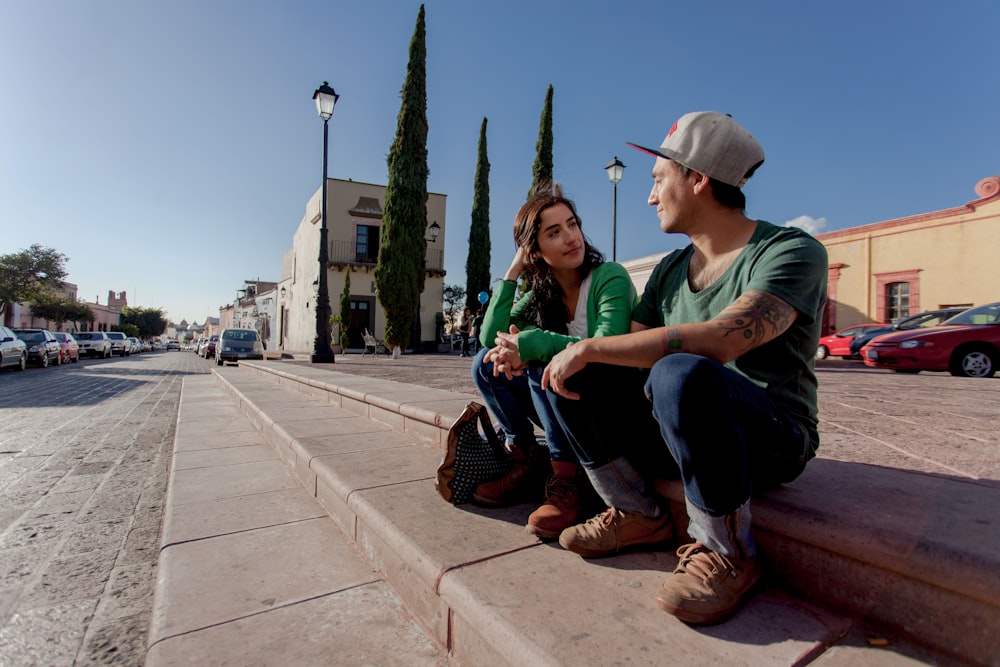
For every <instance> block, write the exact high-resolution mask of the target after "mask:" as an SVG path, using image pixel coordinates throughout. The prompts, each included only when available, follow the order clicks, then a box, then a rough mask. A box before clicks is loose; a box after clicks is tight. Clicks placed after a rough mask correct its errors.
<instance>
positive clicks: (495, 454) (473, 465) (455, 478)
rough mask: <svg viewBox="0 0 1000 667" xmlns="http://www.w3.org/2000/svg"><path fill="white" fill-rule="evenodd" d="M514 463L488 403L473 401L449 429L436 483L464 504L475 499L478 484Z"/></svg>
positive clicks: (496, 476) (445, 494)
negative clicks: (473, 494)
mask: <svg viewBox="0 0 1000 667" xmlns="http://www.w3.org/2000/svg"><path fill="white" fill-rule="evenodd" d="M511 465H513V461H512V459H511V457H510V453H508V452H507V450H506V449H505V448H504V446H503V444H502V443H501V442H500V437H499V436H498V435H497V432H496V429H495V428H493V421H492V420H491V419H490V414H489V412H487V411H486V406H484V405H481V404H480V403H476V402H475V401H470V402H469V403H468V405H466V406H465V410H463V411H462V414H461V415H460V416H459V418H458V419H456V420H455V423H454V424H452V425H451V428H450V429H448V449H447V450H446V451H445V454H444V456H443V457H442V459H441V465H439V466H438V469H437V479H436V480H435V482H434V487H435V488H436V489H437V490H438V493H440V494H441V497H442V498H444V499H445V500H447V501H448V502H450V503H452V504H454V505H461V504H463V503H467V502H469V501H470V500H471V499H472V493H473V492H474V491H475V490H476V487H477V486H479V485H480V484H482V483H483V482H489V481H492V480H495V479H499V478H501V477H503V476H504V474H506V473H507V471H508V470H509V469H510V467H511Z"/></svg>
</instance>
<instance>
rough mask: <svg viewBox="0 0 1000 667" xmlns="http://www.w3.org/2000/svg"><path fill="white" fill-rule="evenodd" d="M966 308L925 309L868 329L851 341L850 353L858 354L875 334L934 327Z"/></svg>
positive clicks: (880, 334)
mask: <svg viewBox="0 0 1000 667" xmlns="http://www.w3.org/2000/svg"><path fill="white" fill-rule="evenodd" d="M967 310H968V308H966V307H960V308H939V309H937V310H927V311H924V312H922V313H917V314H916V315H910V316H909V317H903V318H900V319H898V320H896V321H895V322H893V323H892V324H888V325H886V326H884V327H882V328H881V329H869V330H868V331H865V332H863V333H860V334H858V335H857V336H855V337H854V340H852V341H851V354H852V355H860V354H861V348H863V347H864V346H865V345H867V344H868V343H869V341H871V339H872V338H875V336H882V335H885V334H889V333H895V332H897V331H906V330H908V329H923V328H924V327H936V326H937V325H939V324H941V323H942V322H944V321H945V320H949V319H951V318H952V317H954V316H955V315H958V314H959V313H964V312H965V311H967Z"/></svg>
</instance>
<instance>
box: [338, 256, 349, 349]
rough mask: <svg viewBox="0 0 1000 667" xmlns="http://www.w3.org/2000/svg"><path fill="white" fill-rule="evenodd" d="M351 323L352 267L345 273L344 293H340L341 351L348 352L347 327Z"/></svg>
mask: <svg viewBox="0 0 1000 667" xmlns="http://www.w3.org/2000/svg"><path fill="white" fill-rule="evenodd" d="M350 323H351V267H347V270H346V271H345V272H344V291H343V292H341V293H340V349H341V350H346V349H347V343H348V342H349V339H348V336H347V327H348V325H350Z"/></svg>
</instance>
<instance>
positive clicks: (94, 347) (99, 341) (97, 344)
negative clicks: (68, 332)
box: [73, 331, 111, 359]
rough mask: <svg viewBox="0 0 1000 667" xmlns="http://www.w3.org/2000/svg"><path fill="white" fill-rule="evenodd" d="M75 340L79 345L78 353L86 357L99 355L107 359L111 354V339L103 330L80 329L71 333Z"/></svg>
mask: <svg viewBox="0 0 1000 667" xmlns="http://www.w3.org/2000/svg"><path fill="white" fill-rule="evenodd" d="M73 337H74V338H76V342H77V343H78V344H79V345H80V355H81V356H88V357H101V358H102V359H107V358H108V357H110V356H111V339H110V338H108V334H106V333H105V332H103V331H81V332H79V333H76V334H73Z"/></svg>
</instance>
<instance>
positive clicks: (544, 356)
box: [479, 262, 636, 361]
mask: <svg viewBox="0 0 1000 667" xmlns="http://www.w3.org/2000/svg"><path fill="white" fill-rule="evenodd" d="M516 291H517V285H515V284H513V283H510V282H507V281H506V280H503V281H501V282H500V286H499V287H498V288H497V290H496V291H495V292H494V293H493V297H492V299H490V306H489V308H488V309H487V311H486V316H485V318H484V319H483V326H482V329H481V331H480V333H479V342H480V343H482V344H483V346H484V347H493V345H494V341H495V340H496V335H497V332H498V331H502V332H504V333H507V332H508V331H509V330H510V325H511V324H514V325H515V326H516V327H517V329H518V331H520V332H521V333H520V335H519V336H518V339H517V342H518V352H519V353H520V356H521V361H535V360H538V361H548V360H549V359H551V358H552V357H554V356H555V355H556V354H558V353H559V352H561V351H562V350H563V349H565V348H566V346H567V345H568V344H570V343H573V342H576V341H578V340H580V338H578V337H577V336H568V335H566V334H561V333H556V332H554V331H546V330H544V329H539V328H538V326H537V325H535V324H534V322H528V321H526V320H525V319H524V314H523V311H524V308H525V306H526V305H527V304H528V298H529V297H530V296H531V292H528V293H526V294H525V295H524V297H522V298H521V299H520V300H519V301H518V302H517V303H516V304H515V303H514V294H515V292H516ZM635 304H636V294H635V286H634V285H633V284H632V279H631V278H630V277H629V275H628V272H627V271H626V270H625V267H623V266H622V265H621V264H616V263H614V262H604V263H603V264H599V265H598V266H597V267H596V268H595V269H594V270H593V271H592V272H591V274H590V292H589V293H588V295H587V335H588V337H590V338H596V337H597V336H615V335H618V334H623V333H628V331H629V327H630V326H631V324H632V308H634V307H635Z"/></svg>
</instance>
